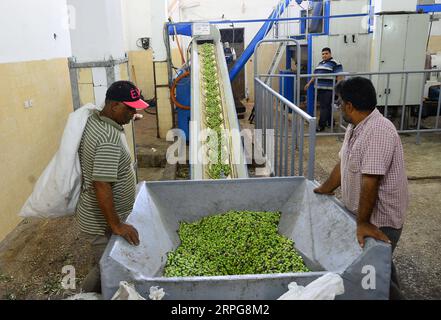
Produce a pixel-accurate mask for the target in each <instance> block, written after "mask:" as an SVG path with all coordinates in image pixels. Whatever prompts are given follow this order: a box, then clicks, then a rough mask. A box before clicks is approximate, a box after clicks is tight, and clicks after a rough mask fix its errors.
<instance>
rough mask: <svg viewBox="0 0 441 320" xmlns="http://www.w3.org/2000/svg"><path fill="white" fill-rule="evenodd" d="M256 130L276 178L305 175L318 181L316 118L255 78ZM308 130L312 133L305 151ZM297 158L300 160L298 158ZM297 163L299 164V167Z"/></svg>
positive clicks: (309, 134)
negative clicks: (316, 173)
mask: <svg viewBox="0 0 441 320" xmlns="http://www.w3.org/2000/svg"><path fill="white" fill-rule="evenodd" d="M254 85H255V110H256V129H258V130H259V129H260V130H261V131H260V132H262V143H261V145H262V151H263V154H264V155H265V157H266V161H267V164H268V163H269V166H270V172H271V175H273V176H288V175H289V176H304V175H305V174H304V161H305V157H307V159H306V160H307V161H308V167H307V173H306V177H307V178H308V179H309V180H314V162H315V142H316V140H315V136H316V118H314V117H311V116H310V115H308V114H307V113H306V112H304V111H303V110H301V109H300V108H298V107H297V106H296V105H294V104H293V103H292V102H291V101H289V100H287V99H286V98H284V97H283V96H281V95H280V94H279V93H277V92H276V91H275V90H273V89H272V88H270V87H269V86H268V85H266V84H265V83H264V82H263V81H262V80H260V79H258V78H255V79H254ZM305 130H307V131H308V135H307V136H308V138H307V143H308V146H307V148H308V149H307V150H308V151H307V152H305V151H306V150H305V149H306V148H305V137H306V134H305ZM296 158H297V159H296ZM296 164H297V165H296Z"/></svg>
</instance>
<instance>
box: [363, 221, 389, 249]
mask: <svg viewBox="0 0 441 320" xmlns="http://www.w3.org/2000/svg"><path fill="white" fill-rule="evenodd" d="M366 237H371V238H374V239H376V240H380V241H384V242H387V243H391V241H390V240H389V238H388V237H387V236H386V235H385V234H384V233H383V232H382V231H381V230H380V229H378V228H377V227H376V226H374V225H373V224H372V223H369V222H363V223H357V240H358V243H359V244H360V247H362V248H364V243H365V240H364V238H366Z"/></svg>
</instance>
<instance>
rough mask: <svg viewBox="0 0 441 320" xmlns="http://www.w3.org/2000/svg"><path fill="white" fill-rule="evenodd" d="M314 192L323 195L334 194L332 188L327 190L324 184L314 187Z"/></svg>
mask: <svg viewBox="0 0 441 320" xmlns="http://www.w3.org/2000/svg"><path fill="white" fill-rule="evenodd" d="M314 192H315V193H318V194H325V195H328V196H333V195H334V194H335V193H334V192H333V191H332V190H327V189H326V188H325V187H324V185H321V186H320V187H318V188H315V189H314Z"/></svg>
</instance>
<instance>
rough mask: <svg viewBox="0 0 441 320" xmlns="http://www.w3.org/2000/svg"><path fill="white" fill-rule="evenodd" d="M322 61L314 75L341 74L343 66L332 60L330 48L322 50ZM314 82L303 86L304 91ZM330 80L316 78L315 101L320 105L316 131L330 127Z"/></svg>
mask: <svg viewBox="0 0 441 320" xmlns="http://www.w3.org/2000/svg"><path fill="white" fill-rule="evenodd" d="M322 59H323V61H321V62H320V63H319V64H318V66H317V68H315V70H314V74H318V75H324V76H325V75H326V74H330V73H340V72H343V66H342V65H341V63H339V62H337V61H336V60H334V58H332V53H331V49H330V48H323V49H322ZM342 79H343V77H342V76H339V77H337V79H336V82H335V84H336V83H337V82H338V81H340V80H342ZM314 81H315V79H314V78H312V79H311V80H310V81H309V82H308V84H307V85H306V86H305V90H308V88H309V87H310V85H311V84H313V83H314ZM333 84H334V82H333V80H332V78H320V76H318V80H317V100H318V101H319V103H320V120H319V125H318V128H317V131H319V132H320V131H323V130H325V128H326V126H330V125H331V121H332V92H333V91H332V87H333Z"/></svg>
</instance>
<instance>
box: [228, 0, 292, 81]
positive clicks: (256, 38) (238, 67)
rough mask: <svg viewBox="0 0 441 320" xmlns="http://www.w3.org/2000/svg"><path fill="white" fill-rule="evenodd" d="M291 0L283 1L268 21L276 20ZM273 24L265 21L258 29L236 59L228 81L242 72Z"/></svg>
mask: <svg viewBox="0 0 441 320" xmlns="http://www.w3.org/2000/svg"><path fill="white" fill-rule="evenodd" d="M290 2H291V0H285V2H284V5H283V6H281V7H280V6H277V8H276V9H275V10H274V11H273V12H272V13H271V15H270V17H269V19H277V18H278V17H280V15H281V14H282V13H283V11H285V8H287V7H288V6H289V4H290ZM273 24H274V22H273V21H271V22H269V21H267V22H265V23H264V24H263V26H262V27H261V28H260V30H259V31H258V32H257V34H256V35H255V36H254V38H253V40H251V42H250V44H249V45H248V47H247V48H246V49H245V51H244V52H243V53H242V55H241V56H240V57H239V59H237V61H236V63H235V64H234V66H233V67H232V68H231V70H230V81H233V80H234V79H235V78H236V76H237V75H238V74H239V72H240V71H241V70H242V68H243V67H244V66H245V64H246V63H247V62H248V60H249V59H250V57H251V56H252V55H253V53H254V49H255V47H256V45H257V43H258V42H259V41H260V40H262V39H263V38H265V36H266V35H267V34H268V32H269V31H270V30H271V27H272V26H273Z"/></svg>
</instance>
